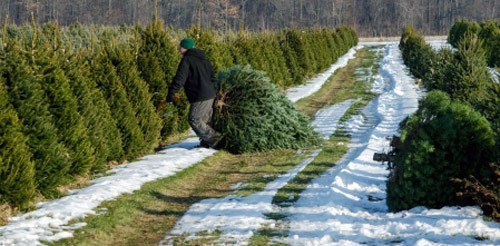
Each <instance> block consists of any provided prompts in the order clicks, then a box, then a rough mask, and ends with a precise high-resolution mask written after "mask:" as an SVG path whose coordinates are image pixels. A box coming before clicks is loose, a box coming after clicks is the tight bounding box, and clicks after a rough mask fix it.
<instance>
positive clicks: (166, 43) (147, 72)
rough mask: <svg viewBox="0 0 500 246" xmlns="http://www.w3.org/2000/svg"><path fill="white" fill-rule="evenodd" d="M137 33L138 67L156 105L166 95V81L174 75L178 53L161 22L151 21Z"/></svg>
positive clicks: (177, 62) (178, 59)
mask: <svg viewBox="0 0 500 246" xmlns="http://www.w3.org/2000/svg"><path fill="white" fill-rule="evenodd" d="M139 35H140V42H141V46H140V49H139V52H138V56H137V64H138V68H139V71H140V72H141V77H142V78H143V79H144V80H145V81H146V82H147V83H148V85H149V91H150V92H151V94H153V104H154V105H155V106H157V105H158V104H160V103H161V102H162V101H164V100H165V98H166V97H167V90H168V83H170V82H171V81H172V79H173V78H174V76H175V72H176V71H177V66H178V64H179V61H180V55H179V54H178V52H177V49H176V46H175V45H174V44H173V43H172V40H171V39H170V38H169V36H168V34H167V33H166V31H165V29H164V28H163V23H162V22H159V21H156V22H153V23H151V24H150V25H149V26H147V27H146V29H145V30H139Z"/></svg>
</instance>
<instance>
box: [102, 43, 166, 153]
mask: <svg viewBox="0 0 500 246" xmlns="http://www.w3.org/2000/svg"><path fill="white" fill-rule="evenodd" d="M108 57H109V59H110V60H111V62H112V63H113V64H114V66H115V68H116V72H117V74H118V76H119V77H120V80H121V82H122V84H123V86H124V88H125V91H126V92H127V96H128V101H129V102H130V104H131V106H132V107H133V110H134V112H135V117H136V118H137V120H138V122H139V126H140V127H141V129H142V133H143V134H144V141H145V146H144V147H143V150H142V153H149V152H151V151H153V149H154V148H156V147H157V146H158V142H159V140H160V131H161V127H162V126H161V124H162V122H161V118H160V116H159V115H158V114H157V113H156V112H155V108H154V107H153V103H152V101H151V99H152V96H151V94H150V93H149V88H148V85H147V83H146V82H145V81H144V80H143V79H142V78H141V77H140V76H139V71H138V70H137V66H136V64H135V60H134V52H133V50H132V49H130V48H129V47H128V46H127V45H118V46H115V47H111V48H110V49H109V52H108Z"/></svg>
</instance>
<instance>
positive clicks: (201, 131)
mask: <svg viewBox="0 0 500 246" xmlns="http://www.w3.org/2000/svg"><path fill="white" fill-rule="evenodd" d="M213 104H214V99H213V98H212V99H209V100H206V101H201V102H194V103H191V108H190V109H189V117H188V120H189V124H190V125H191V127H192V128H193V130H194V132H195V133H196V135H197V136H198V137H199V138H200V139H201V140H202V141H203V142H204V143H205V144H208V145H209V146H210V147H215V145H216V144H217V140H218V137H219V133H218V132H216V131H215V130H214V129H213V128H212V127H211V126H210V123H211V122H212V115H213V112H214V109H213Z"/></svg>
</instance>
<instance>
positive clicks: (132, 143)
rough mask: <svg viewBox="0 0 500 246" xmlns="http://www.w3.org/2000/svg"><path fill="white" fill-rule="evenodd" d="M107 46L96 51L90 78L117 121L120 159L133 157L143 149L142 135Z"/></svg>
mask: <svg viewBox="0 0 500 246" xmlns="http://www.w3.org/2000/svg"><path fill="white" fill-rule="evenodd" d="M108 49H110V48H109V46H106V47H103V48H101V49H100V50H98V51H96V52H97V54H96V57H94V58H93V64H92V67H91V69H92V70H91V71H92V79H93V80H95V81H96V83H97V85H98V87H99V89H100V90H101V91H102V92H103V95H104V98H106V100H107V102H108V105H109V107H110V109H111V115H112V116H113V118H115V119H116V121H117V123H118V129H119V130H120V133H121V140H122V144H123V150H124V151H123V154H124V156H122V159H129V160H130V159H135V158H136V157H138V156H139V155H140V154H141V153H142V151H143V149H144V145H145V142H144V135H143V133H142V130H141V128H140V126H139V122H138V119H137V118H136V115H135V113H136V112H135V111H134V107H133V105H132V104H131V102H130V101H129V99H128V96H127V91H126V89H125V88H124V86H123V84H122V82H121V81H120V77H119V74H118V73H117V70H116V68H115V67H114V65H113V63H112V61H111V60H110V57H109V50H108Z"/></svg>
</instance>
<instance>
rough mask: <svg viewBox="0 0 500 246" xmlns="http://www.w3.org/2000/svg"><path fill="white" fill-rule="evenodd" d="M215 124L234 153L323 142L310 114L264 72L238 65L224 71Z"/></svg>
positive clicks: (225, 143)
mask: <svg viewBox="0 0 500 246" xmlns="http://www.w3.org/2000/svg"><path fill="white" fill-rule="evenodd" d="M220 77H221V92H220V94H219V103H218V106H217V110H216V112H215V116H214V118H215V119H214V122H215V124H214V127H215V129H217V130H218V131H219V132H220V133H221V134H222V136H223V137H222V140H221V145H222V146H224V148H226V149H227V150H229V151H231V152H234V153H244V152H255V151H266V150H272V149H287V148H302V147H310V146H313V145H316V144H319V142H320V139H319V137H318V135H317V134H316V133H315V132H314V130H313V129H312V127H310V126H309V121H308V119H307V117H306V116H305V115H304V114H302V113H301V112H299V111H297V110H296V109H295V106H294V105H293V103H292V102H290V100H288V99H287V98H286V96H285V95H283V93H282V92H281V91H280V90H279V89H278V88H277V87H276V86H275V85H274V84H272V83H271V82H270V79H269V78H268V77H267V76H265V73H264V72H260V71H255V70H253V69H251V67H250V66H246V67H241V66H234V67H232V68H230V69H229V70H228V71H226V72H222V73H221V74H220Z"/></svg>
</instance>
